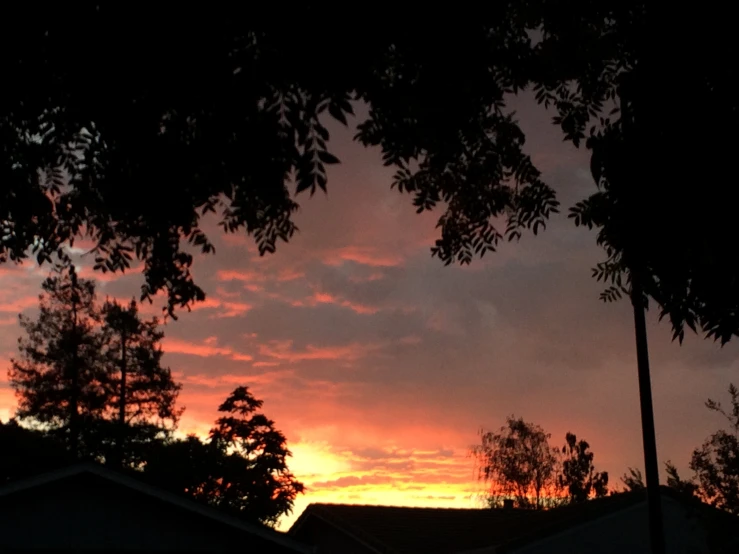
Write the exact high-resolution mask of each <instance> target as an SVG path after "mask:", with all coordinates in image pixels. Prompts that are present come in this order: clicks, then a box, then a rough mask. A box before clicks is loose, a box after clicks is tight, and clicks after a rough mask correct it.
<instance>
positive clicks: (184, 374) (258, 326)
mask: <svg viewBox="0 0 739 554" xmlns="http://www.w3.org/2000/svg"><path fill="white" fill-rule="evenodd" d="M516 108H517V113H518V116H519V118H520V120H521V121H522V123H523V125H524V128H525V130H526V131H527V134H528V136H529V141H528V150H529V152H530V153H531V155H532V156H533V158H534V161H535V163H536V164H537V165H538V166H539V167H540V168H541V169H542V170H543V171H544V178H545V180H546V181H547V182H549V183H550V184H552V185H553V186H555V188H556V189H557V190H558V192H559V194H560V200H561V201H562V202H563V205H564V207H565V208H567V207H569V206H570V205H572V203H573V202H574V201H576V200H578V199H580V198H582V197H584V196H586V195H587V194H588V193H590V192H591V191H592V190H593V189H594V184H593V182H592V179H591V177H590V174H589V171H588V170H587V167H588V164H587V156H586V154H585V153H584V152H578V151H577V150H575V149H574V148H573V147H572V146H571V145H569V144H565V143H563V142H562V140H561V137H560V135H559V131H558V130H557V129H556V128H554V127H552V126H551V125H550V124H549V122H548V120H547V116H546V115H544V114H543V113H542V112H541V111H540V110H539V109H538V108H535V107H534V106H533V104H532V103H531V102H530V101H528V100H520V101H518V102H517V103H516ZM332 130H333V131H334V132H333V135H332V144H333V148H334V152H335V153H336V154H337V155H338V157H339V158H340V159H341V160H342V164H341V165H339V166H334V167H333V168H331V170H330V171H329V191H328V195H323V194H317V195H316V196H315V197H313V198H310V197H309V196H308V195H307V194H304V195H301V196H300V197H299V198H298V200H299V202H300V203H301V207H302V208H301V211H300V213H299V215H298V217H297V219H296V222H297V224H298V226H299V227H300V233H299V234H298V235H296V237H295V238H294V239H293V240H292V241H291V242H290V244H287V245H285V244H280V245H279V246H278V251H277V253H276V254H274V255H268V256H266V257H263V258H260V257H259V256H258V255H257V254H256V251H255V248H254V245H253V241H252V240H251V239H249V238H248V237H246V236H241V235H239V236H236V235H229V236H225V237H224V236H223V235H221V234H220V233H219V232H218V231H217V230H216V228H215V225H214V223H215V220H214V221H212V222H210V223H212V224H213V225H210V227H209V228H211V229H212V230H213V232H212V233H211V238H212V239H214V241H215V243H216V246H217V253H216V255H214V256H207V257H199V258H198V259H197V261H196V264H195V270H194V274H195V277H196V280H197V281H198V283H199V284H200V285H201V286H202V287H203V288H204V289H205V290H206V292H207V294H208V298H207V300H206V302H204V303H202V304H200V305H198V306H196V309H194V310H193V311H192V313H182V314H181V317H180V319H179V320H178V321H176V322H169V323H168V324H167V325H166V327H165V328H164V330H165V332H166V339H165V342H164V349H165V351H166V357H165V360H166V363H167V364H168V365H169V366H170V367H171V368H172V370H173V372H174V373H175V375H176V376H177V378H178V379H179V380H180V381H181V382H182V383H183V391H182V394H181V396H180V403H181V405H184V406H186V411H185V414H184V416H183V418H182V421H181V425H180V430H181V431H182V432H197V433H205V432H207V430H208V429H209V428H210V425H211V423H212V421H213V420H214V418H215V413H216V412H215V410H216V407H217V405H218V404H219V403H220V402H221V401H222V400H223V399H225V397H226V396H227V395H228V393H229V392H230V391H231V390H232V389H233V388H235V387H236V386H237V385H241V384H244V385H248V386H249V387H250V388H251V389H253V391H254V393H255V394H256V395H257V396H258V397H259V398H262V399H264V401H265V404H264V412H265V413H266V415H268V416H269V417H270V418H272V419H274V420H275V421H276V424H277V427H278V428H279V429H281V430H282V431H283V432H284V433H285V434H286V435H287V437H288V441H289V446H290V448H291V449H292V451H293V454H294V456H293V458H292V460H291V468H292V469H293V471H294V472H295V473H296V474H297V476H298V477H299V478H300V479H301V480H303V482H304V483H305V484H306V485H307V487H308V492H307V494H306V495H304V496H303V497H301V498H300V499H299V500H298V502H297V505H296V510H295V513H294V515H293V518H294V517H296V516H297V515H299V514H300V512H301V511H302V510H303V508H304V507H305V506H306V505H307V504H308V503H309V502H348V503H366V504H396V505H425V506H455V507H472V506H475V505H476V503H475V499H474V493H475V492H476V491H477V490H478V486H477V484H476V483H475V479H474V470H473V461H472V459H471V458H470V457H469V456H468V454H467V452H468V450H469V447H470V445H472V444H473V443H475V441H476V440H477V431H478V429H479V428H480V426H483V427H486V428H491V429H494V428H498V427H499V426H501V425H502V424H503V423H504V420H505V417H506V416H507V415H509V414H515V415H517V416H523V417H524V418H525V419H527V420H529V421H533V422H535V423H539V424H540V425H542V426H543V427H544V428H545V429H546V430H547V431H549V432H551V433H552V435H553V437H554V439H556V440H555V441H554V443H555V444H556V445H558V446H559V445H561V443H562V442H563V439H564V434H565V432H567V431H572V432H574V433H576V434H577V435H578V437H581V438H584V439H586V440H588V441H589V442H590V444H591V446H592V448H593V451H594V452H595V463H596V466H597V467H598V469H602V470H607V471H608V472H609V473H611V480H612V482H613V483H614V484H618V483H619V479H618V477H619V476H620V475H622V474H623V473H624V471H625V470H626V468H627V466H633V467H642V465H643V464H642V450H641V435H640V425H639V422H640V419H639V403H638V390H637V379H636V361H635V353H634V339H633V332H632V322H631V312H630V306H629V304H628V303H626V302H621V303H619V304H616V305H606V304H603V303H601V302H600V301H599V300H598V294H599V292H600V290H601V286H600V285H599V284H598V283H596V282H595V281H594V280H593V279H591V277H590V268H591V267H592V266H593V265H594V264H595V263H596V262H597V261H599V260H600V259H601V257H602V254H601V252H600V251H599V250H598V248H597V247H596V245H595V234H594V233H593V232H588V231H587V230H583V229H577V228H575V227H574V225H573V224H572V223H571V221H568V220H567V218H566V216H565V215H560V216H558V217H556V218H555V219H554V220H553V221H552V222H551V224H550V226H549V228H548V229H547V231H546V232H545V233H544V234H543V235H540V236H539V237H534V236H533V235H524V237H523V239H522V240H521V242H520V243H517V244H516V243H514V244H510V245H505V246H503V247H502V248H501V250H500V251H499V252H498V253H495V254H492V255H489V256H486V257H485V258H484V259H483V260H482V261H479V260H477V261H475V262H473V264H472V265H471V266H469V267H465V268H461V267H458V266H449V267H444V266H443V265H442V264H441V263H440V262H439V261H438V260H437V259H433V258H432V257H431V255H430V252H429V248H430V246H431V245H432V244H433V240H434V238H435V236H436V232H437V231H436V230H435V228H434V227H435V222H436V218H437V217H438V215H439V213H438V212H435V213H431V214H424V215H420V216H419V215H416V214H415V211H414V209H413V207H412V205H411V198H410V197H408V196H405V195H401V194H399V193H398V192H397V191H395V190H391V189H390V186H389V185H390V181H391V174H392V171H391V170H388V169H387V168H383V167H382V164H381V161H380V154H379V152H378V151H376V150H366V149H364V148H362V147H361V146H360V145H358V144H354V143H352V142H351V136H352V135H353V130H352V129H348V130H347V129H343V128H339V127H336V128H333V127H332ZM563 211H566V209H565V210H563ZM90 262H91V260H89V259H87V258H84V257H82V258H79V263H80V266H81V267H82V273H83V275H85V276H90V275H92V273H91V272H90V271H89V266H90ZM47 272H48V268H46V267H43V268H38V267H36V266H33V265H31V264H29V265H25V266H21V267H14V266H11V265H3V266H0V363H1V364H2V366H3V367H4V368H6V367H7V366H8V359H9V358H10V357H11V356H13V355H14V353H15V350H16V339H17V337H18V335H19V331H20V328H19V326H18V324H17V314H18V313H19V312H23V313H26V314H33V313H34V310H35V307H36V305H37V295H38V292H39V286H40V283H41V281H42V280H43V278H44V277H45V276H46V275H47ZM104 277H105V279H101V280H100V281H99V284H98V294H99V295H100V296H101V297H104V296H105V295H106V294H107V295H110V296H114V297H116V298H121V299H126V298H130V297H131V296H132V295H134V294H137V292H138V290H139V286H140V283H141V275H140V274H139V273H137V272H131V273H127V274H126V275H125V276H123V277H118V278H116V279H112V278H111V277H110V276H104ZM145 312H146V313H152V314H153V313H159V306H155V307H147V308H146V309H145ZM653 312H654V311H652V313H650V327H649V332H650V347H651V354H652V368H653V373H652V376H653V386H654V401H655V416H656V425H657V435H658V449H659V456H660V463H662V462H664V461H666V460H672V461H673V462H674V463H675V464H676V465H677V466H678V468H679V469H681V470H682V471H683V472H685V473H686V474H687V473H688V472H687V462H688V460H689V457H690V453H691V451H692V449H693V448H695V447H696V446H698V445H699V444H700V443H701V442H702V441H703V440H704V438H706V437H707V436H708V435H709V434H710V433H712V432H714V431H715V430H716V429H718V428H719V427H720V426H721V425H722V421H721V419H720V418H719V417H718V416H717V415H716V414H713V413H711V412H709V411H708V410H707V409H706V408H705V407H704V404H703V403H704V401H705V400H706V398H708V397H713V398H716V399H725V390H726V388H727V386H728V384H729V382H730V381H731V380H734V381H735V382H736V381H739V380H738V379H737V367H738V366H739V362H738V358H739V350H738V346H739V345H738V344H730V345H728V346H727V347H725V348H723V349H721V348H719V347H718V346H717V345H715V344H714V343H713V342H710V341H702V340H701V339H700V338H699V337H696V336H689V337H687V338H686V341H685V344H684V345H683V346H682V347H679V346H678V345H677V343H672V342H671V336H670V330H669V328H668V326H667V325H661V324H660V325H658V324H657V322H656V316H655V314H654V313H653ZM14 404H15V400H14V398H13V394H12V391H11V390H10V389H9V387H8V384H7V380H6V375H5V372H4V371H3V372H2V374H0V418H2V419H3V420H6V419H7V418H8V417H10V415H11V414H12V412H13V410H14ZM291 520H292V518H290V519H288V520H286V521H285V522H283V526H284V525H286V524H288V523H289V521H291Z"/></svg>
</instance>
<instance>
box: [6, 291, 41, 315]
mask: <svg viewBox="0 0 739 554" xmlns="http://www.w3.org/2000/svg"><path fill="white" fill-rule="evenodd" d="M8 296H10V295H8ZM36 306H38V296H37V295H34V296H24V297H20V298H16V299H14V300H10V301H7V302H2V303H0V312H12V313H20V312H22V311H23V310H25V309H26V308H33V307H36Z"/></svg>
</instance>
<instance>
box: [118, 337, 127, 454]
mask: <svg viewBox="0 0 739 554" xmlns="http://www.w3.org/2000/svg"><path fill="white" fill-rule="evenodd" d="M126 340H127V336H126V331H125V330H124V331H123V332H122V333H121V390H120V394H121V397H120V402H119V406H118V456H117V458H118V459H117V460H116V462H117V464H118V465H119V466H123V458H124V454H125V442H126V440H125V439H126V377H127V374H128V359H127V357H126V354H127V353H126V349H127V345H126Z"/></svg>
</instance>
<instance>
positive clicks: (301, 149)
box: [0, 2, 558, 313]
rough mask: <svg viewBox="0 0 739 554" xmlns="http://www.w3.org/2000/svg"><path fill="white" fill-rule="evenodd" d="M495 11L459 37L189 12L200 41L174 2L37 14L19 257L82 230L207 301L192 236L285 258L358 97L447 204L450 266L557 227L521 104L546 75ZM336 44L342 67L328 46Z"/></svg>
mask: <svg viewBox="0 0 739 554" xmlns="http://www.w3.org/2000/svg"><path fill="white" fill-rule="evenodd" d="M19 9H21V8H19ZM493 11H494V12H495V13H491V14H490V18H489V19H488V23H482V22H481V23H476V24H472V25H469V24H466V25H458V26H453V27H451V28H449V29H448V30H447V33H448V36H447V40H445V41H444V42H443V44H442V42H440V41H439V40H438V35H437V33H436V32H435V31H433V30H431V29H426V28H424V27H423V26H415V25H414V26H412V27H409V26H408V25H406V24H404V23H403V22H400V21H398V22H388V21H382V29H383V32H377V31H376V29H375V28H374V27H373V26H367V27H366V29H365V27H364V26H363V27H362V29H357V28H351V29H343V28H341V27H337V26H335V25H334V24H333V23H332V22H331V21H332V20H333V17H332V15H333V14H330V13H329V12H326V11H325V10H323V9H319V8H317V7H315V6H312V7H310V8H308V7H307V6H306V7H303V8H300V9H296V10H294V12H295V13H293V14H292V17H291V18H288V20H285V18H284V17H279V18H277V19H279V20H280V24H279V25H278V24H273V23H267V21H270V19H269V18H267V19H263V20H262V23H258V22H256V23H254V24H252V25H249V24H245V23H244V18H243V17H241V15H242V14H241V12H240V10H239V9H238V8H229V9H224V10H218V11H214V12H213V13H211V14H203V13H201V12H200V11H198V12H197V14H195V13H193V12H189V11H187V10H186V11H185V12H184V13H183V14H181V17H182V18H184V20H189V19H190V18H195V17H196V18H197V25H195V27H196V28H197V32H192V30H191V28H192V27H191V25H185V24H182V25H176V24H172V22H171V12H170V10H168V9H165V8H163V7H155V8H152V9H151V10H150V11H149V12H148V15H147V18H146V21H143V20H141V19H140V18H138V17H137V16H135V15H134V14H132V13H131V12H130V11H127V10H125V9H123V8H120V7H115V6H102V5H92V4H87V3H82V4H79V5H75V6H73V7H67V8H61V7H59V8H52V9H50V10H47V11H44V13H43V14H39V13H37V12H34V13H33V14H30V13H29V14H25V15H23V14H19V15H18V16H17V17H16V18H14V19H15V20H17V22H18V25H15V26H13V28H12V29H9V31H8V33H5V34H4V35H3V37H2V39H0V40H1V41H2V42H1V43H0V47H1V48H0V52H2V53H1V54H0V61H2V64H3V67H4V68H6V69H5V70H6V79H7V80H8V81H9V82H13V83H15V85H14V86H13V87H12V90H9V92H8V95H6V96H5V97H4V99H3V101H2V104H0V182H2V183H3V186H2V187H1V189H2V192H1V193H0V205H1V206H2V213H1V214H0V226H2V236H3V239H2V241H1V242H0V260H3V261H5V260H12V261H20V260H22V259H24V258H25V257H27V256H28V255H29V254H31V253H33V254H34V255H35V256H36V257H37V259H38V261H39V262H45V261H49V260H51V259H52V257H53V256H55V255H60V256H63V254H64V251H63V248H62V247H63V246H64V245H65V244H72V243H73V242H74V240H75V238H77V239H79V238H80V237H83V238H85V239H87V240H89V241H92V243H93V246H92V250H91V251H92V253H93V254H94V256H95V260H96V264H97V265H96V266H97V268H98V269H99V270H101V271H124V270H126V269H128V268H129V267H130V266H131V264H132V261H133V259H134V258H137V259H139V260H142V261H143V265H144V274H145V284H144V286H143V288H142V295H141V296H142V299H146V298H151V297H152V296H153V295H155V294H156V293H157V292H158V291H160V290H166V291H167V293H168V309H169V312H170V313H173V311H174V309H175V308H176V307H177V306H188V305H189V303H190V302H191V301H193V300H200V299H202V298H203V297H204V293H203V291H202V290H201V289H200V288H199V287H198V286H197V285H196V284H195V283H194V282H193V280H192V277H191V274H190V268H191V265H192V263H193V257H192V254H191V253H190V252H189V251H188V249H187V248H185V247H184V245H183V241H184V242H185V243H189V244H190V245H192V246H194V247H196V248H198V249H200V250H201V251H202V252H206V253H208V252H212V251H213V244H212V242H211V240H210V239H209V237H208V236H207V235H206V233H205V232H204V230H203V227H202V217H203V215H204V214H207V213H209V212H213V213H217V214H218V215H219V217H220V225H221V227H222V228H223V230H224V231H226V232H244V231H245V232H246V233H248V234H250V235H252V236H253V237H254V238H255V239H256V242H257V244H258V247H259V251H260V253H262V254H264V253H267V252H273V251H274V250H275V248H276V244H277V241H278V240H288V239H289V238H290V237H291V236H292V235H293V234H294V232H295V230H296V227H295V224H294V222H293V220H292V216H293V214H294V213H295V211H296V209H297V208H298V205H297V203H296V202H295V200H294V198H293V196H294V195H293V192H292V191H291V185H292V184H293V183H294V187H295V188H294V192H295V193H300V192H302V191H309V192H310V193H311V194H312V193H313V192H315V191H316V190H317V189H322V190H326V186H327V179H328V176H327V173H326V165H330V164H333V163H336V162H337V161H338V159H337V158H336V157H335V155H334V154H332V153H331V152H330V149H329V146H330V141H329V139H330V134H329V130H328V127H329V120H334V121H336V122H339V123H342V124H346V123H347V116H350V115H352V114H353V112H354V107H353V106H355V105H356V104H357V103H359V104H364V105H366V106H367V108H368V110H367V111H366V117H364V118H363V120H362V121H360V122H359V125H358V128H357V134H356V140H358V141H359V142H361V143H362V144H364V145H366V146H379V147H380V148H381V151H382V157H383V160H384V163H385V164H386V165H389V166H394V167H395V168H396V169H397V172H396V177H395V179H394V185H395V186H397V188H398V189H399V190H401V191H404V192H408V193H410V194H412V195H413V198H414V200H413V201H414V204H415V205H416V206H417V208H418V209H419V211H423V210H430V209H432V208H434V207H435V206H437V205H438V204H444V205H445V206H446V207H445V211H444V213H443V214H442V216H441V217H440V219H439V227H440V228H441V238H440V239H439V240H438V241H437V243H436V246H435V247H434V249H433V252H434V254H436V255H438V256H439V257H440V258H441V259H442V260H443V261H445V262H447V263H449V262H451V261H454V260H457V261H460V262H462V263H468V262H469V261H470V260H471V259H472V257H473V256H474V255H475V254H480V255H482V254H484V253H485V252H487V251H489V250H493V249H494V248H495V246H496V244H497V243H498V241H499V240H500V238H501V237H502V236H507V238H509V239H514V238H517V237H519V236H520V235H521V232H522V230H524V229H532V230H534V231H535V232H536V231H538V230H539V229H540V228H542V227H543V226H544V224H545V222H546V219H547V218H548V216H549V215H550V214H551V213H554V212H556V210H557V205H558V204H557V201H556V199H555V197H554V192H553V191H552V190H551V189H550V188H549V187H548V186H547V185H546V184H545V183H543V181H542V180H541V178H540V173H539V171H538V170H537V169H536V168H535V167H534V165H533V164H532V162H531V160H530V158H529V157H528V156H527V155H526V154H525V153H524V151H523V145H524V140H525V137H524V135H523V133H522V131H521V130H520V128H519V127H518V125H517V123H516V122H515V120H513V118H512V117H511V115H510V114H509V113H507V112H506V110H505V105H504V97H505V95H507V94H512V93H516V92H517V91H518V90H519V89H520V88H521V87H522V86H524V85H525V84H526V82H527V80H528V78H527V77H526V75H525V74H524V71H523V70H524V69H525V68H526V67H528V59H529V58H530V56H531V54H532V48H531V38H530V37H529V35H528V33H527V21H528V19H529V17H528V15H529V14H528V13H519V11H518V7H517V3H516V2H510V3H500V4H496V7H495V8H494V10H493ZM255 21H258V20H255ZM308 21H310V22H311V24H310V25H309V26H310V27H311V28H312V32H311V38H310V41H309V42H308V43H306V40H305V33H304V30H305V28H306V25H308V24H307V22H308ZM236 22H239V23H238V24H237V23H236ZM132 29H134V30H135V35H136V41H135V42H134V43H133V44H129V43H130V41H129V40H128V38H129V37H130V35H129V33H131V32H132ZM124 44H126V45H127V46H126V47H123V45H124ZM337 44H341V49H342V52H341V54H340V55H338V56H337V57H336V58H335V59H331V60H329V59H328V58H326V56H322V55H315V53H316V52H325V51H334V52H335V51H336V45H337ZM90 45H94V47H91V46H90ZM307 46H309V47H307ZM79 53H84V62H81V61H80V60H79ZM90 68H94V70H91V69H90ZM496 219H503V223H502V225H501V226H500V227H498V226H497V225H495V224H494V223H493V222H494V220H496Z"/></svg>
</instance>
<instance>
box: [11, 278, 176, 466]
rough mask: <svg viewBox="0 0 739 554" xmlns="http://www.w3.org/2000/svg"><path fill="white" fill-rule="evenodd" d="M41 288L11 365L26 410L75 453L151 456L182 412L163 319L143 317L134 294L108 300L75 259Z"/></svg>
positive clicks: (28, 418)
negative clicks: (99, 299) (100, 299)
mask: <svg viewBox="0 0 739 554" xmlns="http://www.w3.org/2000/svg"><path fill="white" fill-rule="evenodd" d="M42 287H43V291H44V293H43V294H42V295H41V297H40V310H39V315H38V318H37V319H35V320H31V319H29V318H27V317H25V316H21V325H22V327H23V329H24V331H25V334H26V336H25V337H21V338H20V339H19V352H20V355H19V357H18V358H17V359H13V360H12V365H11V368H10V369H9V372H8V373H9V377H10V382H11V385H12V386H13V388H14V389H15V391H16V395H17V397H18V401H19V402H18V409H17V417H18V418H19V419H20V420H21V421H22V422H23V423H28V424H31V425H37V426H40V428H41V429H42V430H43V431H45V432H48V433H49V434H50V435H54V436H61V437H63V438H64V441H65V442H66V443H67V445H68V447H69V449H70V450H71V452H72V453H73V454H74V455H79V456H84V457H89V458H95V459H98V460H101V461H105V462H106V463H112V464H115V465H119V466H120V465H129V466H130V465H137V464H140V463H142V462H143V458H142V456H144V451H145V449H146V445H147V444H148V443H150V442H151V441H153V440H155V439H157V438H166V437H167V436H168V435H169V433H170V432H171V431H172V430H173V429H174V428H175V426H176V424H177V421H178V418H179V416H180V414H181V413H182V410H179V409H178V408H177V407H176V405H175V404H176V400H177V395H178V393H179V390H180V388H181V387H180V385H179V384H177V383H175V382H174V381H173V379H172V374H171V371H170V370H169V368H166V367H162V365H161V359H162V355H163V352H162V350H161V346H160V343H161V339H162V337H163V336H164V335H163V333H162V332H161V331H160V330H159V329H158V322H157V320H156V319H152V320H150V321H142V320H141V319H140V317H139V315H138V310H137V307H136V303H135V302H132V303H131V304H130V305H129V306H127V307H123V306H121V305H120V304H118V303H116V302H110V301H108V302H106V303H105V304H104V305H103V306H102V309H101V307H100V306H99V305H98V304H97V303H96V300H95V283H94V282H93V281H90V280H86V279H79V278H78V277H77V274H76V272H75V269H74V266H72V265H69V266H61V265H60V266H57V267H56V269H55V271H54V272H53V273H52V275H51V276H50V277H49V278H48V279H46V280H45V281H44V283H43V286H42Z"/></svg>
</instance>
